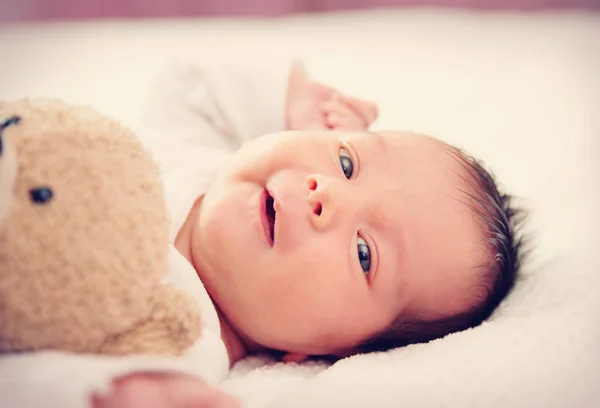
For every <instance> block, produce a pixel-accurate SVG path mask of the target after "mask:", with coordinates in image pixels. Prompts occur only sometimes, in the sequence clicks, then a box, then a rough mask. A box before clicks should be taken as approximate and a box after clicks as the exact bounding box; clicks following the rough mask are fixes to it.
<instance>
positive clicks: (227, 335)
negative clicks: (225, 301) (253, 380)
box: [175, 198, 249, 365]
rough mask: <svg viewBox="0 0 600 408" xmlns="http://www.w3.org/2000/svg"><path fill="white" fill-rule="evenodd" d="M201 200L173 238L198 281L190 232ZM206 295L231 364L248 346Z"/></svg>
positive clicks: (199, 200)
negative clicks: (214, 314) (213, 307)
mask: <svg viewBox="0 0 600 408" xmlns="http://www.w3.org/2000/svg"><path fill="white" fill-rule="evenodd" d="M201 202H202V198H199V199H198V200H197V201H196V202H195V203H194V206H193V207H192V210H191V211H190V213H189V214H188V216H187V218H186V220H185V222H184V223H183V226H182V227H181V229H180V230H179V232H178V233H177V237H176V238H175V249H177V251H179V253H180V254H181V255H182V256H183V257H184V258H185V259H187V260H188V262H190V264H191V265H192V267H193V268H194V269H195V270H196V273H197V274H198V278H199V279H200V281H203V279H202V270H201V268H198V267H197V265H196V263H195V262H194V256H193V250H192V234H193V232H194V224H195V223H196V222H197V219H198V218H197V217H198V215H199V212H200V211H199V210H200V204H201ZM207 291H208V289H207ZM208 295H209V296H210V297H211V300H213V304H214V305H215V309H217V316H218V317H219V323H220V326H221V340H222V341H223V343H225V348H226V349H227V354H228V356H229V362H230V364H231V365H233V364H234V363H236V362H237V361H239V360H241V359H242V358H244V357H245V356H246V355H247V354H248V350H249V347H247V346H246V344H245V343H244V341H242V339H241V337H240V336H239V335H238V334H237V333H236V332H235V330H234V329H233V328H232V327H231V325H230V324H229V322H228V321H227V319H226V318H225V316H223V314H222V313H221V311H220V309H219V305H217V304H216V302H215V301H214V298H213V297H212V296H211V295H210V292H209V293H208Z"/></svg>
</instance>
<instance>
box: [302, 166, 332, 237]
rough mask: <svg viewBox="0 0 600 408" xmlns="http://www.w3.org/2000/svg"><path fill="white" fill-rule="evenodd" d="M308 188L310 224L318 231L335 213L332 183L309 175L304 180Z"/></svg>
mask: <svg viewBox="0 0 600 408" xmlns="http://www.w3.org/2000/svg"><path fill="white" fill-rule="evenodd" d="M305 184H306V187H307V188H308V204H309V205H310V208H311V211H310V213H309V216H310V220H311V223H312V224H313V226H315V227H316V228H318V229H324V228H326V227H327V226H328V225H329V224H330V223H331V220H332V217H333V215H334V213H335V208H334V206H335V203H334V202H333V199H332V196H331V195H332V194H331V190H332V188H331V187H332V181H331V180H329V179H328V178H326V177H323V176H320V175H311V176H308V177H307V178H306V182H305Z"/></svg>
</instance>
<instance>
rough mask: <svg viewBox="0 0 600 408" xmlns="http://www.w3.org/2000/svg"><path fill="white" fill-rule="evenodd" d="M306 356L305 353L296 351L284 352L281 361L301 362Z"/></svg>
mask: <svg viewBox="0 0 600 408" xmlns="http://www.w3.org/2000/svg"><path fill="white" fill-rule="evenodd" d="M307 359H308V356H307V355H306V354H297V353H285V354H284V355H283V357H281V361H283V362H284V363H302V362H303V361H306V360H307Z"/></svg>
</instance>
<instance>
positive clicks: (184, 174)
mask: <svg viewBox="0 0 600 408" xmlns="http://www.w3.org/2000/svg"><path fill="white" fill-rule="evenodd" d="M291 64H292V63H291V62H289V61H277V62H275V61H272V62H269V63H268V64H266V63H261V64H260V65H258V64H257V65H255V66H249V65H246V66H244V67H239V66H234V65H225V64H212V65H209V64H205V63H198V62H183V63H182V62H178V63H175V64H173V66H170V67H169V68H168V69H167V70H165V72H164V73H163V74H162V75H161V76H160V77H159V78H158V81H157V82H156V83H155V84H154V85H153V86H152V87H151V90H150V95H149V97H148V105H147V106H146V107H144V108H143V109H142V112H143V113H142V117H141V121H140V123H139V124H138V125H137V126H134V128H135V130H136V132H137V134H138V135H139V136H140V138H141V140H142V141H143V142H144V143H145V144H146V145H147V146H148V147H149V148H150V150H151V151H152V152H153V153H154V155H155V158H156V161H157V162H158V164H159V166H160V167H161V174H162V179H163V183H164V187H165V196H166V199H167V204H168V208H169V211H170V212H171V220H172V227H171V230H170V242H171V244H170V246H171V248H170V253H169V272H168V275H167V276H166V278H165V281H169V282H172V283H174V284H176V285H178V286H180V287H181V288H182V289H184V290H187V291H189V292H190V293H191V294H192V295H193V296H194V297H195V298H196V299H197V300H198V302H199V304H200V308H201V310H202V318H203V323H202V326H203V332H202V336H201V338H200V339H199V340H198V341H197V342H196V344H194V346H193V347H192V348H191V349H190V350H188V352H187V353H186V354H185V355H184V356H183V357H180V358H166V357H158V356H128V357H108V356H95V355H73V354H68V353H62V352H51V351H48V352H36V353H26V354H19V355H5V356H2V357H0V406H2V407H19V408H34V407H36V408H37V407H61V408H84V407H89V406H90V402H89V401H90V399H89V398H90V395H91V393H92V392H94V391H103V390H106V389H107V387H108V386H109V384H110V382H111V379H113V378H115V377H117V376H122V375H125V374H128V373H132V372H137V371H173V370H175V371H183V372H185V373H188V374H192V375H196V376H198V377H200V378H202V379H203V380H204V381H206V382H208V383H211V384H217V383H219V382H221V381H222V380H224V379H225V378H226V376H227V373H228V371H229V366H230V362H229V359H228V356H227V350H226V349H225V345H224V344H223V342H222V341H221V338H220V337H221V332H220V326H219V320H218V317H217V313H216V310H215V308H214V305H213V304H212V301H211V299H210V297H209V296H208V293H207V292H206V290H205V289H204V286H203V285H202V282H200V280H199V279H198V277H197V274H196V272H195V270H194V269H193V267H192V266H191V264H190V263H189V262H188V261H187V260H186V259H185V258H184V257H183V256H181V255H180V254H179V252H178V251H177V250H176V249H175V248H174V246H173V244H172V243H173V242H174V240H175V237H176V235H177V233H178V231H179V229H180V228H181V226H182V225H183V223H184V222H185V219H186V217H187V215H188V213H189V211H190V209H191V208H192V205H193V203H194V202H195V201H196V199H197V198H198V197H200V196H202V195H203V194H204V193H205V192H206V190H207V188H208V186H209V185H210V183H211V181H212V180H213V179H214V177H215V174H216V172H217V171H218V170H219V168H220V167H221V166H222V165H223V164H224V163H225V161H226V160H228V159H229V158H230V156H231V152H233V151H235V150H236V149H237V148H239V147H240V146H241V144H242V143H244V142H246V141H249V140H251V139H252V138H254V137H256V136H260V135H262V134H265V133H270V132H274V131H280V130H283V129H284V128H285V105H286V98H287V83H288V78H289V73H290V69H291Z"/></svg>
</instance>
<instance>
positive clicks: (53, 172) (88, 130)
mask: <svg viewBox="0 0 600 408" xmlns="http://www.w3.org/2000/svg"><path fill="white" fill-rule="evenodd" d="M0 141H1V142H0V146H1V150H0V351H26V350H36V349H45V348H53V349H63V350H70V351H78V350H83V351H90V350H94V349H95V348H97V347H100V346H101V345H102V342H104V341H105V340H106V339H107V337H110V336H111V335H113V334H116V333H119V332H121V331H122V330H125V329H127V328H129V327H131V326H132V325H135V324H136V322H138V321H141V320H143V319H145V318H147V316H148V314H149V311H150V309H151V304H150V303H151V299H150V297H151V292H152V290H154V289H155V288H156V286H157V285H158V284H159V281H160V278H161V276H162V275H163V274H164V272H165V270H166V262H167V251H168V245H167V242H168V225H169V224H168V220H167V212H166V207H165V203H164V198H163V191H162V185H161V182H160V179H159V177H158V172H157V168H156V166H155V163H154V162H153V160H152V157H151V156H150V155H149V154H148V153H147V152H146V151H145V149H144V148H143V146H142V145H141V143H140V142H139V141H138V140H137V138H136V137H135V136H134V135H133V134H132V133H131V132H130V131H129V130H127V129H126V128H124V127H123V126H121V125H120V124H119V123H117V122H115V121H113V120H110V119H108V118H106V117H104V116H102V115H101V114H99V113H97V112H96V111H94V110H92V109H91V108H86V107H81V106H73V105H70V104H67V103H64V102H61V101H57V100H21V101H13V102H7V103H3V104H0Z"/></svg>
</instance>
